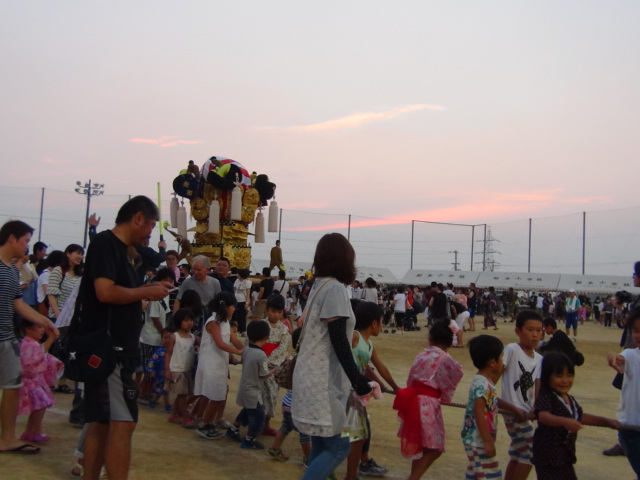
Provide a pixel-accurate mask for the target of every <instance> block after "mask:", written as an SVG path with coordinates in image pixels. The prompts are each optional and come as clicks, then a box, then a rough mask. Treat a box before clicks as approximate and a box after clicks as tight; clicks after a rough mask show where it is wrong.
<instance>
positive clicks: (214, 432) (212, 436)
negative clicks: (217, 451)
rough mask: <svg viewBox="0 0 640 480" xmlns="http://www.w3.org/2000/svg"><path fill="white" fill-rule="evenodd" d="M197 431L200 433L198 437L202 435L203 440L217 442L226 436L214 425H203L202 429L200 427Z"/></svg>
mask: <svg viewBox="0 0 640 480" xmlns="http://www.w3.org/2000/svg"><path fill="white" fill-rule="evenodd" d="M196 431H197V432H198V435H200V436H201V437H202V438H206V439H207V440H216V439H218V438H222V437H223V436H224V433H222V432H221V431H219V430H218V429H217V428H216V427H214V426H213V425H203V426H201V427H198V428H197V429H196Z"/></svg>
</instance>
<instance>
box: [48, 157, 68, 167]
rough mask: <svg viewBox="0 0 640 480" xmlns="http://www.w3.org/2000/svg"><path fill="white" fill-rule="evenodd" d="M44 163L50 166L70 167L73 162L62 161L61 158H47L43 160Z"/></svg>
mask: <svg viewBox="0 0 640 480" xmlns="http://www.w3.org/2000/svg"><path fill="white" fill-rule="evenodd" d="M42 162H43V163H48V164H50V165H69V164H70V163H71V160H61V159H59V158H53V157H45V158H43V159H42Z"/></svg>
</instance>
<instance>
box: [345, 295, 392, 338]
mask: <svg viewBox="0 0 640 480" xmlns="http://www.w3.org/2000/svg"><path fill="white" fill-rule="evenodd" d="M353 302H354V299H351V305H352V306H353ZM358 302H359V304H358V305H357V306H356V307H353V312H354V313H355V315H356V327H355V328H356V330H358V331H361V330H366V329H367V328H369V326H371V324H372V323H373V322H380V321H382V315H383V313H384V312H383V311H382V307H381V306H380V305H378V304H377V303H373V302H363V301H360V300H358Z"/></svg>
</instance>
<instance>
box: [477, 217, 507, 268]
mask: <svg viewBox="0 0 640 480" xmlns="http://www.w3.org/2000/svg"><path fill="white" fill-rule="evenodd" d="M478 242H482V243H484V246H483V252H484V255H483V257H484V258H483V260H482V261H481V262H476V263H477V264H479V265H482V268H483V270H489V271H490V272H493V271H495V270H497V269H498V267H499V266H500V262H498V261H497V260H496V259H495V257H494V255H501V252H499V251H498V250H496V249H495V246H494V244H495V243H500V240H498V239H497V238H495V237H494V236H493V234H492V233H491V227H487V236H486V238H485V239H484V240H478Z"/></svg>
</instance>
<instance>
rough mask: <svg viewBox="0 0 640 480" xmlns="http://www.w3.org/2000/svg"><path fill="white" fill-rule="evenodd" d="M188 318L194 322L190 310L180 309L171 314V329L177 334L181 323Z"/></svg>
mask: <svg viewBox="0 0 640 480" xmlns="http://www.w3.org/2000/svg"><path fill="white" fill-rule="evenodd" d="M187 318H190V319H191V320H194V321H195V316H194V314H193V312H192V311H191V309H190V308H181V309H179V310H178V311H177V312H176V313H174V314H173V328H175V331H176V332H177V331H178V330H180V326H181V325H182V321H183V320H185V319H187Z"/></svg>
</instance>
